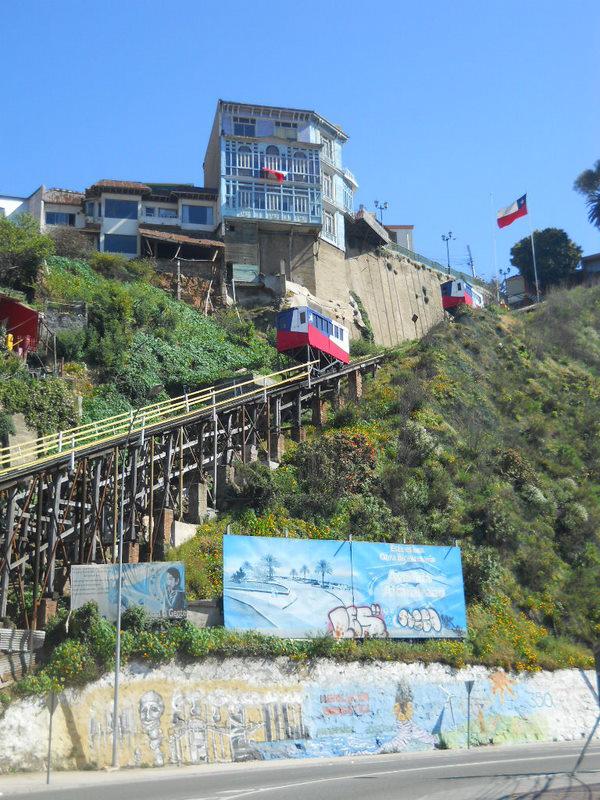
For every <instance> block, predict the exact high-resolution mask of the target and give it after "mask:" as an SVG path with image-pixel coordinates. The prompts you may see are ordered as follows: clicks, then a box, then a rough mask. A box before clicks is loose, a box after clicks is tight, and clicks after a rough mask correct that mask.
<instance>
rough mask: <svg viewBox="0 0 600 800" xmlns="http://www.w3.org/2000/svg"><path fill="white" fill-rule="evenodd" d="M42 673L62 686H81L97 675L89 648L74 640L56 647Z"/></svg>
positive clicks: (95, 665) (68, 640)
mask: <svg viewBox="0 0 600 800" xmlns="http://www.w3.org/2000/svg"><path fill="white" fill-rule="evenodd" d="M43 672H44V674H45V675H47V676H48V678H50V680H53V681H56V683H60V684H61V685H63V686H83V685H85V684H86V683H89V682H90V681H92V680H94V679H95V678H97V677H98V675H99V671H98V666H97V664H96V661H95V659H94V657H93V655H92V653H91V651H90V648H89V646H88V645H87V644H86V643H85V642H79V641H76V640H74V639H67V641H65V642H63V643H62V644H59V645H58V647H56V649H55V650H54V651H53V652H52V655H51V657H50V660H49V662H48V663H47V664H46V666H45V667H44V669H43Z"/></svg>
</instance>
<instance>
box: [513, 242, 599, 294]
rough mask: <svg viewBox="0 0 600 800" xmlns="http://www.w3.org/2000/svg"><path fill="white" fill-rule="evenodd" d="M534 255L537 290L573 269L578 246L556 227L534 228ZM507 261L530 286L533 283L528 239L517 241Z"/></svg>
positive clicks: (554, 284) (559, 281)
mask: <svg viewBox="0 0 600 800" xmlns="http://www.w3.org/2000/svg"><path fill="white" fill-rule="evenodd" d="M534 240H535V256H536V262H537V274H538V281H539V285H540V290H544V289H547V288H548V287H549V286H556V285H557V284H560V283H562V282H563V281H565V280H567V279H568V278H569V277H570V276H571V275H572V274H573V273H574V272H575V270H576V269H577V266H578V264H579V261H580V259H581V254H582V252H583V251H582V249H581V247H579V245H576V244H575V242H572V241H571V239H569V237H568V236H567V234H566V232H565V231H563V230H561V229H560V228H544V229H543V230H541V231H535V232H534ZM510 263H511V264H512V265H513V266H514V267H516V268H517V269H518V270H519V272H520V273H521V275H522V276H523V277H524V278H525V281H526V282H527V283H528V284H529V285H530V286H532V287H533V286H535V275H534V269H533V256H532V252H531V239H530V238H529V236H527V237H525V238H524V239H521V240H520V241H519V242H517V243H516V244H515V245H513V247H512V248H511V251H510Z"/></svg>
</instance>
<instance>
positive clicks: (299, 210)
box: [204, 100, 357, 251]
mask: <svg viewBox="0 0 600 800" xmlns="http://www.w3.org/2000/svg"><path fill="white" fill-rule="evenodd" d="M347 140H348V137H347V135H346V134H345V133H344V131H343V130H342V129H341V128H339V127H338V126H337V125H334V124H333V123H331V122H329V121H328V120H326V119H325V118H324V117H322V116H320V115H319V114H317V113H316V112H314V111H307V110H301V109H293V108H284V107H274V106H263V105H254V104H247V103H234V102H228V101H225V100H219V102H218V105H217V112H216V115H215V119H214V123H213V128H212V133H211V136H210V140H209V143H208V147H207V151H206V156H205V161H204V182H205V184H206V185H210V186H218V187H219V202H218V210H219V214H220V217H221V221H222V222H224V223H227V221H232V220H235V219H238V220H255V221H256V222H257V223H258V228H259V229H264V228H265V226H266V229H270V230H276V229H280V230H281V232H283V231H286V232H289V233H292V231H291V226H297V227H298V228H299V229H301V230H304V231H306V230H308V229H313V230H314V231H316V233H317V235H318V236H320V237H321V238H322V239H324V240H325V241H327V242H329V243H330V244H332V245H334V246H335V247H337V248H339V249H340V250H342V251H344V250H345V223H344V218H345V216H346V215H350V216H352V213H353V196H354V191H355V190H356V188H357V183H356V180H355V179H354V177H353V175H352V173H350V172H349V171H348V170H346V169H344V167H343V163H342V148H343V145H344V144H345V142H346V141H347ZM227 230H228V228H227V225H225V226H224V232H225V239H226V241H227V236H226V234H227ZM248 230H249V229H248ZM292 235H293V233H292Z"/></svg>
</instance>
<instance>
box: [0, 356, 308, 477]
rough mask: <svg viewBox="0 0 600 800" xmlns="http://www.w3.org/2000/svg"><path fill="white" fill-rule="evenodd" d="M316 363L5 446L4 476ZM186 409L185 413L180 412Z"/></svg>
mask: <svg viewBox="0 0 600 800" xmlns="http://www.w3.org/2000/svg"><path fill="white" fill-rule="evenodd" d="M315 363H317V362H316V361H310V362H307V363H305V364H298V365H296V366H293V367H288V368H286V369H282V370H278V371H277V372H272V373H270V374H269V375H259V376H257V377H256V378H250V379H248V380H246V381H242V382H241V383H237V384H234V385H230V386H224V387H221V388H220V389H216V388H215V387H211V388H209V389H199V390H197V391H195V392H191V393H189V394H187V395H186V394H184V395H180V396H179V397H175V398H171V399H169V400H163V401H162V402H159V403H152V404H151V405H148V406H143V407H142V408H140V409H137V410H136V411H130V412H124V413H121V414H115V415H113V416H112V417H106V418H105V419H103V420H99V421H98V422H88V423H86V424H85V425H80V426H77V427H75V428H69V429H67V430H65V431H60V432H58V433H54V434H47V435H45V436H40V437H37V438H36V439H32V440H31V441H29V442H25V443H24V444H23V445H13V446H12V447H5V448H1V449H0V476H1V475H6V474H7V473H9V472H11V471H13V470H15V469H19V470H21V469H26V468H28V467H32V466H35V465H39V464H42V463H44V462H46V461H49V460H51V459H53V458H55V457H56V455H58V454H63V455H68V454H72V453H76V452H78V451H79V450H81V449H83V448H85V447H89V446H90V445H91V444H106V443H107V442H110V441H111V440H112V439H117V438H119V436H120V435H122V434H123V433H125V432H127V431H128V430H129V426H130V425H131V422H132V419H133V418H134V417H137V418H139V424H134V426H133V427H132V428H131V433H132V434H133V433H137V432H141V431H143V430H151V429H152V428H153V427H154V426H156V425H158V424H160V423H162V422H164V421H167V420H168V421H171V422H178V421H181V420H184V419H186V418H187V417H189V416H193V415H194V414H196V413H198V411H201V410H206V409H209V408H210V409H217V408H219V407H221V406H222V405H224V404H226V403H228V402H230V400H231V398H227V399H225V400H221V401H219V402H215V400H216V397H217V396H218V395H220V394H223V393H224V392H230V391H231V390H232V388H236V389H237V388H239V387H242V386H248V385H249V384H253V385H256V383H257V381H258V380H260V379H261V378H262V379H263V380H265V381H267V380H269V379H274V378H276V377H278V376H280V375H283V374H285V373H298V370H305V371H304V372H300V373H298V374H296V375H293V376H292V377H291V378H286V379H284V380H280V381H278V382H277V385H278V386H281V385H284V384H288V383H293V382H296V381H299V380H301V379H302V378H305V377H308V375H309V371H310V370H309V367H311V366H312V365H313V364H315ZM267 388H268V387H267V386H266V384H265V386H263V387H260V388H258V389H255V390H252V391H250V392H244V393H243V394H241V395H238V396H237V399H239V400H243V399H245V398H249V397H253V396H255V395H257V394H260V393H262V392H265V391H266V390H267ZM206 401H210V402H208V404H206V405H203V403H206ZM184 408H185V413H183V414H178V413H177V412H179V411H181V410H182V409H184ZM173 415H175V416H173ZM109 429H110V430H111V432H110V434H109V435H108V436H107V435H105V434H107V433H108V430H109ZM48 450H51V451H52V452H50V453H48ZM39 454H41V455H39ZM32 455H37V457H36V458H34V459H33V460H30V461H25V463H23V461H21V463H19V464H17V465H14V464H13V465H11V462H12V461H13V460H14V458H15V457H18V458H19V459H20V460H21V459H27V458H29V457H30V456H32ZM4 464H8V465H9V466H3V465H4Z"/></svg>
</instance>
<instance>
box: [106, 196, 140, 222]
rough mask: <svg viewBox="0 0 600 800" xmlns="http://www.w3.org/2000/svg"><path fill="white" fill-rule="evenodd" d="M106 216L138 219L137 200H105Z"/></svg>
mask: <svg viewBox="0 0 600 800" xmlns="http://www.w3.org/2000/svg"><path fill="white" fill-rule="evenodd" d="M104 216H105V217H108V218H109V219H137V218H138V203H137V200H112V199H110V198H108V197H107V198H106V199H105V200H104Z"/></svg>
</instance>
